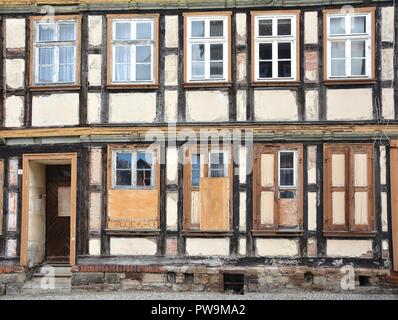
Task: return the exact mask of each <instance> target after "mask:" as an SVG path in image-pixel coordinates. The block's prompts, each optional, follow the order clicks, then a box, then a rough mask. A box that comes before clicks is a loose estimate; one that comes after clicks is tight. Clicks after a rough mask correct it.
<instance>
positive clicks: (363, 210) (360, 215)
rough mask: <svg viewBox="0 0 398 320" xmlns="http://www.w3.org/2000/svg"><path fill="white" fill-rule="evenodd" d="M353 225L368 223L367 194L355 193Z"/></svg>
mask: <svg viewBox="0 0 398 320" xmlns="http://www.w3.org/2000/svg"><path fill="white" fill-rule="evenodd" d="M354 198H355V218H354V219H355V224H365V225H367V224H368V223H369V221H368V193H367V192H355V197H354Z"/></svg>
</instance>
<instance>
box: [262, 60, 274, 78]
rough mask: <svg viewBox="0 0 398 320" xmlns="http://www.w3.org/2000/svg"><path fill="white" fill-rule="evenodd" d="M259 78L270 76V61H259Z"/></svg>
mask: <svg viewBox="0 0 398 320" xmlns="http://www.w3.org/2000/svg"><path fill="white" fill-rule="evenodd" d="M259 76H260V78H272V62H260V68H259Z"/></svg>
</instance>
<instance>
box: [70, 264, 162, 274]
mask: <svg viewBox="0 0 398 320" xmlns="http://www.w3.org/2000/svg"><path fill="white" fill-rule="evenodd" d="M73 271H74V272H117V273H118V272H143V273H145V272H151V273H159V272H164V269H163V267H162V266H139V265H133V266H132V265H78V266H76V267H75V268H74V270H73Z"/></svg>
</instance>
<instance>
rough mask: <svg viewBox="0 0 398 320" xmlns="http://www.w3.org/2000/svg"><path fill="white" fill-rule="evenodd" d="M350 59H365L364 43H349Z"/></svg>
mask: <svg viewBox="0 0 398 320" xmlns="http://www.w3.org/2000/svg"><path fill="white" fill-rule="evenodd" d="M351 57H353V58H364V57H365V41H352V42H351Z"/></svg>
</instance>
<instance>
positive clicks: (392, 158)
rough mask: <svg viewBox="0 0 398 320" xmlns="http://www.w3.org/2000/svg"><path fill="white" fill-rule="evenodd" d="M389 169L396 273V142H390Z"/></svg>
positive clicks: (397, 156)
mask: <svg viewBox="0 0 398 320" xmlns="http://www.w3.org/2000/svg"><path fill="white" fill-rule="evenodd" d="M390 168H391V169H390V179H391V182H390V184H391V237H392V252H393V270H394V271H397V272H398V140H393V141H391V145H390Z"/></svg>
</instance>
